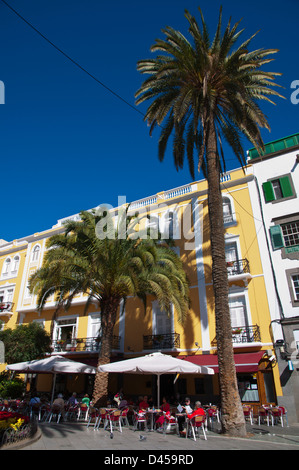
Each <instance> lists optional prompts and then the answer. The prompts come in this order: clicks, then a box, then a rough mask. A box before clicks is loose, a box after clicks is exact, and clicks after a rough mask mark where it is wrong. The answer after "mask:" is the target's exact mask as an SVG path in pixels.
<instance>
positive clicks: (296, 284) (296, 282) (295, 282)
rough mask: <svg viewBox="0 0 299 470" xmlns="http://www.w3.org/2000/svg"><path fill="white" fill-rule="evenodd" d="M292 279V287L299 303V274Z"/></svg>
mask: <svg viewBox="0 0 299 470" xmlns="http://www.w3.org/2000/svg"><path fill="white" fill-rule="evenodd" d="M291 277H292V286H293V293H294V299H295V301H299V274H295V275H294V276H291Z"/></svg>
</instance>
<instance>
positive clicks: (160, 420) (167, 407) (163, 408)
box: [156, 397, 170, 428]
mask: <svg viewBox="0 0 299 470" xmlns="http://www.w3.org/2000/svg"><path fill="white" fill-rule="evenodd" d="M162 402H163V404H162V406H161V411H162V412H163V411H164V413H166V414H168V415H169V416H170V405H169V403H167V400H166V397H163V399H162ZM164 413H163V414H161V415H159V416H158V418H157V420H156V427H157V428H159V427H160V426H162V425H163V423H164V420H165V416H164Z"/></svg>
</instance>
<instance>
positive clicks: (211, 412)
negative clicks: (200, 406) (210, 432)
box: [206, 405, 220, 429]
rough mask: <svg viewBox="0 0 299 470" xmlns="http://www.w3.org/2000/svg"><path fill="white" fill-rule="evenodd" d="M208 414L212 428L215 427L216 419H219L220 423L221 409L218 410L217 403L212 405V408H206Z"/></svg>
mask: <svg viewBox="0 0 299 470" xmlns="http://www.w3.org/2000/svg"><path fill="white" fill-rule="evenodd" d="M206 415H207V418H208V419H207V421H208V423H209V424H210V426H211V429H213V423H214V421H217V422H218V423H220V418H219V410H218V408H217V406H215V405H212V406H210V408H208V409H207V410H206Z"/></svg>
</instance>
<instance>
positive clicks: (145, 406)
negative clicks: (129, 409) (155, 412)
mask: <svg viewBox="0 0 299 470" xmlns="http://www.w3.org/2000/svg"><path fill="white" fill-rule="evenodd" d="M148 407H149V404H148V401H147V395H144V397H143V400H142V401H141V402H140V403H139V409H140V410H147V409H148Z"/></svg>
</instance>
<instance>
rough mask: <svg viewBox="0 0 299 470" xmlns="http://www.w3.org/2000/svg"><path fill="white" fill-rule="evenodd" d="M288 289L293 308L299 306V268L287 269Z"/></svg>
mask: <svg viewBox="0 0 299 470" xmlns="http://www.w3.org/2000/svg"><path fill="white" fill-rule="evenodd" d="M285 273H286V277H287V283H288V288H289V292H290V297H291V303H292V306H293V307H298V306H299V268H294V269H286V272H285Z"/></svg>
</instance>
